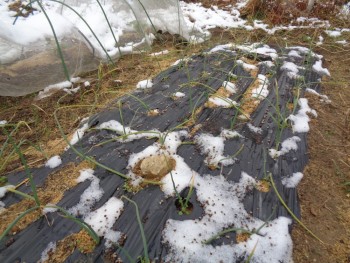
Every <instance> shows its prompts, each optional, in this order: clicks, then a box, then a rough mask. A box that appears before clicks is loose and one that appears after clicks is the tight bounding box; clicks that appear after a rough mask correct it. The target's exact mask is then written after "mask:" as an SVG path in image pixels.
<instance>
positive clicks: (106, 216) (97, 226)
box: [84, 196, 124, 248]
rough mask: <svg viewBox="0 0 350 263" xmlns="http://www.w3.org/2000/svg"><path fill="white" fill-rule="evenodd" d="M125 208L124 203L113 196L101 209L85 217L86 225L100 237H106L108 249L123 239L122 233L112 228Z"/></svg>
mask: <svg viewBox="0 0 350 263" xmlns="http://www.w3.org/2000/svg"><path fill="white" fill-rule="evenodd" d="M123 208H124V203H123V202H122V201H121V200H120V199H118V198H116V197H114V196H113V197H111V198H110V199H109V200H108V201H107V202H106V203H105V204H104V205H103V206H101V207H100V208H99V209H97V210H95V211H93V212H91V213H89V214H88V215H87V216H86V217H84V221H85V223H87V224H89V225H90V226H91V228H92V229H93V230H94V231H95V232H96V234H97V235H98V236H100V237H102V236H104V238H105V239H106V241H107V242H106V244H105V246H106V247H107V248H109V247H111V246H112V244H113V243H118V240H119V239H120V237H121V233H120V232H118V231H115V230H112V227H113V225H114V223H115V222H116V221H117V219H118V218H119V216H120V214H121V212H122V210H123Z"/></svg>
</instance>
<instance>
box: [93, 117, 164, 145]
mask: <svg viewBox="0 0 350 263" xmlns="http://www.w3.org/2000/svg"><path fill="white" fill-rule="evenodd" d="M97 129H107V130H112V131H115V132H116V133H117V134H118V135H122V138H120V139H119V141H123V142H130V141H133V140H136V139H140V138H145V137H159V136H160V132H159V131H157V130H151V131H145V132H139V131H137V130H132V129H131V128H130V127H127V126H123V125H122V124H121V123H120V122H118V121H116V120H110V121H107V122H104V123H101V124H100V125H99V126H98V127H97Z"/></svg>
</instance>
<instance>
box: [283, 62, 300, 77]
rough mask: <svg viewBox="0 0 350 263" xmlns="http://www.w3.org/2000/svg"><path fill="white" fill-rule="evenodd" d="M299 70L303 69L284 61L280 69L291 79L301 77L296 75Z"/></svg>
mask: <svg viewBox="0 0 350 263" xmlns="http://www.w3.org/2000/svg"><path fill="white" fill-rule="evenodd" d="M299 69H304V68H303V67H300V66H298V65H296V64H294V63H293V62H288V61H284V62H283V65H282V67H281V70H285V71H287V76H288V77H289V78H291V79H297V78H300V77H301V76H300V75H299V74H298V73H299Z"/></svg>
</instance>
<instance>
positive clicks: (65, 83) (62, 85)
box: [36, 77, 80, 100]
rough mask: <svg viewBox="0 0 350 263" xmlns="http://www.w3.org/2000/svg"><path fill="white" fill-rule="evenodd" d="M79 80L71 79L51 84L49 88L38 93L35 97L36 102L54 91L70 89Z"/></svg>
mask: <svg viewBox="0 0 350 263" xmlns="http://www.w3.org/2000/svg"><path fill="white" fill-rule="evenodd" d="M79 80H80V78H79V77H78V78H71V80H70V81H68V80H66V81H63V82H60V83H57V84H52V85H50V86H47V87H46V88H45V89H44V90H42V91H40V92H39V94H38V96H37V97H36V99H37V100H41V99H43V98H46V97H49V96H50V95H51V94H52V93H53V92H54V91H57V90H61V89H65V88H70V87H72V85H73V83H75V82H77V81H79Z"/></svg>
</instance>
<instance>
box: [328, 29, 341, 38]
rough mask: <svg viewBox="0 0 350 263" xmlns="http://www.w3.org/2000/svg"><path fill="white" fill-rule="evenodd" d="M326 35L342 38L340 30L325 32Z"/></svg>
mask: <svg viewBox="0 0 350 263" xmlns="http://www.w3.org/2000/svg"><path fill="white" fill-rule="evenodd" d="M324 32H326V34H327V35H328V36H330V37H340V36H341V31H340V30H325V31H324Z"/></svg>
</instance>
